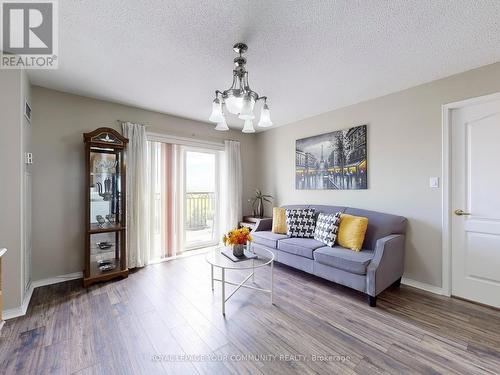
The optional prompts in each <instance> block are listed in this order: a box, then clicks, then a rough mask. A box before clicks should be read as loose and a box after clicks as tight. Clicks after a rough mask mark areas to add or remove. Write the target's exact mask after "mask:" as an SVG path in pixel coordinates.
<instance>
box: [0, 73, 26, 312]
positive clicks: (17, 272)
mask: <svg viewBox="0 0 500 375" xmlns="http://www.w3.org/2000/svg"><path fill="white" fill-rule="evenodd" d="M29 96H30V90H29V82H28V79H27V76H26V73H25V72H24V71H20V70H0V150H1V157H0V176H1V177H0V248H2V247H6V248H7V250H8V252H7V254H6V255H5V256H4V257H3V267H2V272H3V274H2V279H3V298H4V309H12V308H16V307H18V306H20V305H21V303H22V301H23V298H24V291H25V288H24V287H25V284H26V281H27V279H26V277H28V275H25V274H24V269H23V265H24V261H25V258H24V257H25V254H24V223H25V220H26V217H25V212H24V207H25V206H24V204H25V202H24V193H23V189H24V182H23V179H24V172H25V170H27V169H28V168H29V167H27V166H26V165H25V164H24V155H23V154H24V152H25V151H27V150H29V148H30V142H31V140H30V125H29V123H28V122H27V120H26V119H25V118H24V116H23V107H24V99H25V98H28V100H29Z"/></svg>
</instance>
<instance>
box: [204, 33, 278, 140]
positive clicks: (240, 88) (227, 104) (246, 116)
mask: <svg viewBox="0 0 500 375" xmlns="http://www.w3.org/2000/svg"><path fill="white" fill-rule="evenodd" d="M233 50H234V51H235V52H236V53H237V54H239V56H238V57H235V59H234V66H235V68H234V70H233V84H232V85H231V87H230V88H229V89H227V90H225V91H219V90H216V91H215V99H214V101H213V103H212V114H211V115H210V117H209V119H208V120H209V121H211V122H215V123H217V126H216V127H215V130H221V131H224V130H229V127H228V126H227V123H226V118H225V113H226V111H228V112H229V113H232V114H235V115H238V117H239V118H240V119H241V120H244V121H245V122H244V125H243V130H242V131H243V133H255V129H254V127H253V120H254V119H255V115H254V107H255V103H256V102H257V101H259V100H263V101H264V104H263V105H262V108H261V110H260V119H259V123H258V126H259V127H261V128H267V127H269V126H272V125H273V123H272V122H271V114H270V112H269V107H268V106H267V97H266V96H259V94H257V93H256V92H255V91H252V89H251V88H250V86H249V84H248V71H246V69H245V64H246V63H247V59H245V58H244V57H243V56H242V54H244V53H245V52H246V51H247V50H248V46H247V45H246V44H245V43H236V44H235V45H234V46H233Z"/></svg>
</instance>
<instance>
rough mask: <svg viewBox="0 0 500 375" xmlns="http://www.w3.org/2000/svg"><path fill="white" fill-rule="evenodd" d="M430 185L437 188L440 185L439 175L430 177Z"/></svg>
mask: <svg viewBox="0 0 500 375" xmlns="http://www.w3.org/2000/svg"><path fill="white" fill-rule="evenodd" d="M429 187H431V188H433V189H435V188H438V187H439V177H429Z"/></svg>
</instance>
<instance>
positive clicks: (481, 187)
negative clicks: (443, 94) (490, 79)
mask: <svg viewBox="0 0 500 375" xmlns="http://www.w3.org/2000/svg"><path fill="white" fill-rule="evenodd" d="M499 141H500V114H498V113H497V114H493V115H491V116H488V117H486V118H481V119H477V120H475V121H471V122H469V123H468V124H467V143H468V144H467V149H466V152H469V153H470V155H467V156H466V160H467V162H468V164H469V165H468V168H469V171H468V178H469V181H468V186H469V188H468V193H469V195H470V196H469V203H470V209H471V211H473V212H474V215H475V216H477V217H484V218H492V219H499V218H500V199H498V197H499V196H498V192H499V188H500V173H495V172H496V170H498V164H496V163H495V161H496V162H498V161H500V147H499V146H500V144H499Z"/></svg>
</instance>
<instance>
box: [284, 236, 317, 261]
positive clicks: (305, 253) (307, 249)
mask: <svg viewBox="0 0 500 375" xmlns="http://www.w3.org/2000/svg"><path fill="white" fill-rule="evenodd" d="M322 246H325V244H324V243H323V242H320V241H316V240H315V239H314V238H295V237H293V238H286V239H284V240H279V241H278V250H281V251H284V252H285V253H289V254H294V255H299V256H301V257H305V258H309V259H313V251H314V250H315V249H318V248H320V247H322Z"/></svg>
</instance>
